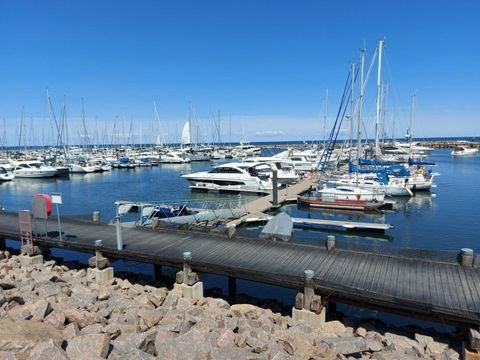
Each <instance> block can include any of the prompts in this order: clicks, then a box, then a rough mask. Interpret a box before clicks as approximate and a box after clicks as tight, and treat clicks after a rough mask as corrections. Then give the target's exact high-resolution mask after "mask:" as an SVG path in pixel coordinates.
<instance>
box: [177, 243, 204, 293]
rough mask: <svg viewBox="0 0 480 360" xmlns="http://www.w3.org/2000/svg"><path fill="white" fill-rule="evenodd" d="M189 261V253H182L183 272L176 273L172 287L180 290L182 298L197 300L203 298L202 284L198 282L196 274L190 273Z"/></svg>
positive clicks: (190, 254)
mask: <svg viewBox="0 0 480 360" xmlns="http://www.w3.org/2000/svg"><path fill="white" fill-rule="evenodd" d="M191 261H192V253H191V252H190V251H186V252H184V253H183V271H179V272H178V273H177V276H176V283H175V285H174V287H175V288H180V290H181V292H182V295H183V297H184V298H186V299H189V300H198V299H202V298H203V283H202V282H201V281H199V280H198V274H197V273H196V272H193V271H192V267H191V265H190V262H191Z"/></svg>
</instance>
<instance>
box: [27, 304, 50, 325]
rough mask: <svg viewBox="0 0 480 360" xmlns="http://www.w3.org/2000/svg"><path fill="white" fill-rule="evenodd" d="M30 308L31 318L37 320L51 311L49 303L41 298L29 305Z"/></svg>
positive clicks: (40, 319)
mask: <svg viewBox="0 0 480 360" xmlns="http://www.w3.org/2000/svg"><path fill="white" fill-rule="evenodd" d="M30 309H31V313H32V320H37V321H42V320H43V319H45V317H46V316H47V315H48V314H50V312H51V311H52V307H51V305H50V303H49V302H48V301H45V300H43V299H41V300H38V301H37V302H35V303H33V304H32V305H30Z"/></svg>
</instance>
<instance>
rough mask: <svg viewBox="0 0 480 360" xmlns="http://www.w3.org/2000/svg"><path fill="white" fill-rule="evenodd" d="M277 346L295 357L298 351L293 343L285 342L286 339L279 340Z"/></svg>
mask: <svg viewBox="0 0 480 360" xmlns="http://www.w3.org/2000/svg"><path fill="white" fill-rule="evenodd" d="M277 344H278V345H279V346H280V348H282V349H283V351H285V352H286V353H287V354H288V355H294V354H295V351H296V350H297V349H296V348H295V345H294V344H293V342H291V341H288V340H285V339H278V340H277Z"/></svg>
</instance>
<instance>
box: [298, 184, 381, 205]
mask: <svg viewBox="0 0 480 360" xmlns="http://www.w3.org/2000/svg"><path fill="white" fill-rule="evenodd" d="M384 198H385V194H379V193H376V192H373V191H369V190H364V189H360V188H359V187H352V186H337V187H327V186H326V185H324V187H323V189H321V190H319V191H317V193H316V194H315V195H314V196H298V198H297V201H298V204H299V205H303V206H308V207H312V208H324V209H336V210H338V209H340V210H356V211H369V210H376V209H378V208H379V207H380V206H382V205H383V204H384V201H383V200H384Z"/></svg>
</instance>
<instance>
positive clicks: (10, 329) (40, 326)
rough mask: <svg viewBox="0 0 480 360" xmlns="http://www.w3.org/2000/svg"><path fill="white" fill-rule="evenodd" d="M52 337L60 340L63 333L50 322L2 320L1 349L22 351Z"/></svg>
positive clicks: (56, 340)
mask: <svg viewBox="0 0 480 360" xmlns="http://www.w3.org/2000/svg"><path fill="white" fill-rule="evenodd" d="M49 339H52V340H53V341H55V342H60V341H61V339H62V334H61V332H60V331H59V330H58V329H55V328H54V327H53V326H52V325H50V324H44V323H38V322H33V321H28V320H18V321H15V322H13V321H11V320H6V319H2V320H0V351H14V352H18V351H22V350H25V349H31V348H33V347H34V346H35V345H36V344H38V343H40V342H43V341H46V340H49Z"/></svg>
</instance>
